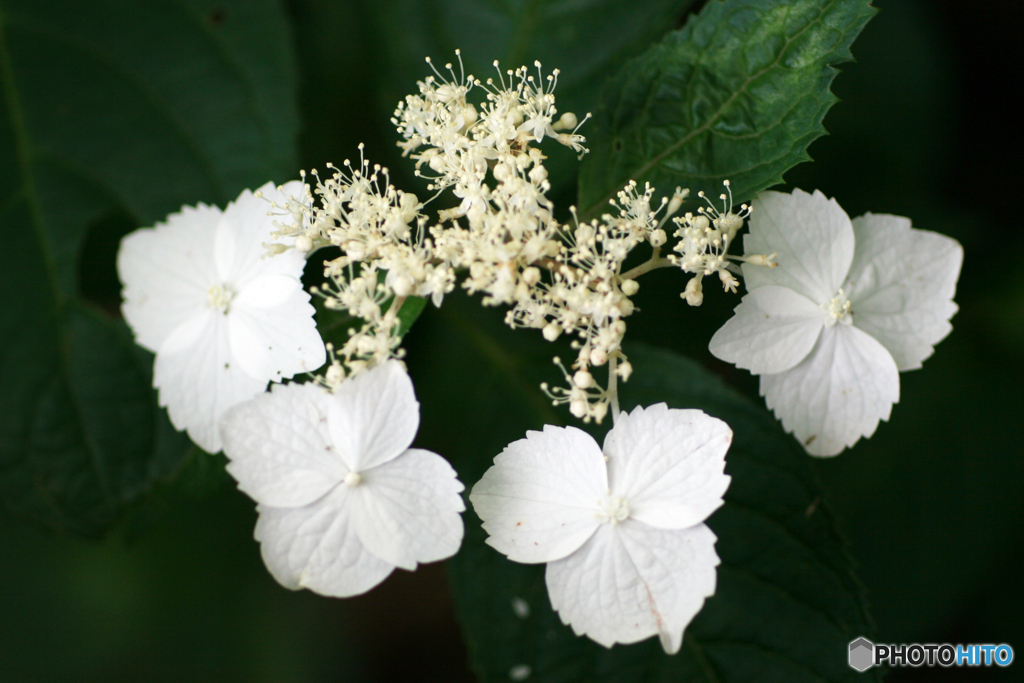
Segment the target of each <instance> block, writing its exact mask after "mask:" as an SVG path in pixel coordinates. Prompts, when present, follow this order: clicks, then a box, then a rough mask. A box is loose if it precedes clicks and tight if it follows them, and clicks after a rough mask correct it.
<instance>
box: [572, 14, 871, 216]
mask: <svg viewBox="0 0 1024 683" xmlns="http://www.w3.org/2000/svg"><path fill="white" fill-rule="evenodd" d="M874 12H875V10H874V8H873V7H871V6H870V5H869V4H868V0H828V1H826V2H822V1H821V0H767V1H766V0H711V2H709V3H708V4H707V5H706V6H705V7H704V9H703V11H701V13H700V15H698V16H696V17H693V18H691V20H690V21H689V22H687V24H686V26H685V27H684V28H682V29H681V30H679V31H676V32H674V33H672V34H670V35H669V36H668V37H667V38H666V39H665V40H664V41H663V42H662V43H660V44H658V45H656V46H654V47H652V48H651V49H650V50H648V51H647V52H646V53H644V54H643V55H642V56H641V57H639V58H637V59H635V60H633V61H631V62H629V63H628V64H627V65H626V66H625V67H624V68H623V69H622V70H621V71H620V72H619V73H618V75H617V76H616V77H615V78H614V79H613V80H612V81H611V82H609V83H608V85H607V86H606V88H605V90H604V91H603V95H602V104H601V108H600V110H599V113H598V116H597V120H596V122H595V126H594V129H593V130H591V131H589V133H588V135H589V140H590V141H591V143H592V144H591V153H590V154H589V155H588V156H587V158H586V159H585V161H584V166H583V168H582V169H581V170H580V206H581V207H583V209H584V210H583V211H582V215H584V216H585V217H587V218H591V217H594V216H596V215H597V214H600V213H601V212H602V211H604V210H605V207H606V205H607V203H608V200H609V199H611V198H613V197H614V196H615V193H616V192H617V191H618V190H620V189H622V187H623V186H624V185H625V184H626V183H627V182H628V181H629V180H631V179H632V180H636V181H637V182H638V183H639V184H640V185H641V187H642V186H643V184H644V183H645V182H650V183H651V184H652V185H654V186H655V187H657V188H658V189H659V190H660V191H661V192H662V193H663V194H665V195H669V194H671V192H672V191H673V190H674V189H675V187H676V186H683V187H689V188H690V189H691V191H692V192H693V193H694V195H696V193H697V192H698V191H700V190H704V191H705V192H707V194H708V195H709V196H710V197H718V195H719V194H720V193H721V192H722V181H723V180H726V179H729V180H730V181H731V183H732V190H733V194H734V195H735V197H736V199H737V201H745V200H747V199H750V198H751V197H753V196H754V194H756V193H757V192H759V191H760V190H763V189H765V188H767V187H770V186H772V185H775V184H776V183H779V182H782V174H783V173H784V172H786V171H787V170H788V169H789V168H791V167H793V166H794V165H796V164H798V163H800V162H801V161H806V160H808V159H810V157H809V156H808V155H807V151H806V150H807V146H808V145H809V144H810V143H811V142H812V141H813V140H815V139H816V138H818V137H819V136H821V135H823V134H824V133H825V128H824V127H823V126H822V123H821V122H822V119H823V118H824V117H825V113H826V112H827V111H828V110H829V108H830V107H831V106H832V104H833V103H834V102H835V101H836V97H835V96H834V95H833V94H832V93H831V92H830V91H829V85H830V84H831V83H832V79H833V78H834V77H835V75H836V73H837V71H836V69H835V68H834V67H833V66H832V65H833V64H836V63H839V62H843V61H846V60H849V59H851V55H850V44H851V43H852V42H853V40H854V39H855V38H856V37H857V35H858V34H859V33H860V31H861V29H862V28H864V25H865V24H866V23H867V21H868V19H870V18H871V16H872V15H873V14H874Z"/></svg>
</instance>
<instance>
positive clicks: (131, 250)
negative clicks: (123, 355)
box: [117, 204, 221, 351]
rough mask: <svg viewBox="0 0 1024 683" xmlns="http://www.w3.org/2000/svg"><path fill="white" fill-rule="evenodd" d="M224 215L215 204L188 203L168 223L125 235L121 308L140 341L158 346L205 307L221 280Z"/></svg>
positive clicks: (120, 259)
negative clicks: (217, 258) (219, 240)
mask: <svg viewBox="0 0 1024 683" xmlns="http://www.w3.org/2000/svg"><path fill="white" fill-rule="evenodd" d="M220 216H221V212H220V209H218V208H217V207H214V206H206V205H205V204H199V205H198V206H196V207H195V208H193V207H191V206H185V207H182V210H181V212H180V213H175V214H171V215H170V216H168V217H167V222H166V223H157V225H156V226H155V227H154V228H143V229H141V230H136V231H135V232H133V233H131V234H129V235H127V236H126V237H125V238H124V239H123V240H121V248H120V250H119V251H118V254H117V273H118V276H119V277H120V278H121V282H122V283H123V284H124V290H123V291H122V298H123V299H124V303H123V304H122V306H121V311H122V312H123V313H124V318H125V320H126V321H127V322H128V324H129V325H130V326H131V328H132V331H133V332H135V339H136V341H137V342H138V343H139V344H140V345H141V346H143V347H145V348H147V349H149V350H150V351H156V350H157V349H158V348H160V345H161V344H163V343H164V340H165V339H167V337H168V335H170V333H171V332H172V331H173V330H174V329H175V328H176V327H178V325H180V324H181V323H183V322H185V321H186V320H188V319H190V318H192V317H194V316H195V315H197V314H198V313H201V312H202V311H204V310H205V309H206V308H207V302H208V300H209V296H208V294H207V291H208V290H209V288H210V287H211V286H212V285H214V284H216V282H217V273H216V268H215V267H214V264H213V238H214V228H215V227H216V225H217V221H219V220H220Z"/></svg>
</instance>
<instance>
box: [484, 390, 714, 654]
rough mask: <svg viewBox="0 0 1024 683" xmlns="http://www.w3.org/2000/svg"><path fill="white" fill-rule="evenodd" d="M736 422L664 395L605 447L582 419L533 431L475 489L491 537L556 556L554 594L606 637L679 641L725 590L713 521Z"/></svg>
mask: <svg viewBox="0 0 1024 683" xmlns="http://www.w3.org/2000/svg"><path fill="white" fill-rule="evenodd" d="M731 441H732V431H731V430H730V429H729V427H728V425H726V424H725V423H724V422H722V421H721V420H718V419H715V418H713V417H709V416H708V415H706V414H705V413H703V412H701V411H699V410H675V409H669V408H668V407H667V406H666V405H665V404H664V403H659V404H657V405H653V406H651V407H649V408H646V409H644V408H636V409H635V410H633V412H632V413H629V414H627V413H622V414H621V415H620V416H619V418H618V421H617V422H616V424H615V426H614V427H613V428H612V429H611V431H609V432H608V434H607V436H606V437H605V440H604V452H603V453H602V450H601V448H600V447H599V446H598V445H597V442H596V441H594V439H593V438H592V437H590V436H589V435H588V434H586V433H585V432H583V431H581V430H579V429H576V428H574V427H552V426H550V425H548V426H546V427H544V431H543V432H527V434H526V438H525V439H521V440H519V441H516V442H514V443H512V444H509V446H507V447H506V448H505V450H504V451H503V452H502V453H501V455H499V456H498V457H496V458H495V459H494V463H495V464H494V466H493V467H491V468H490V469H489V470H487V472H486V473H485V474H484V476H483V478H482V479H481V480H480V482H479V483H478V484H477V485H476V486H475V487H473V492H472V493H471V494H470V496H469V499H470V500H471V501H472V503H473V507H474V508H475V509H476V512H477V514H478V515H479V516H480V518H481V519H482V520H483V526H484V529H485V530H486V531H487V533H488V534H490V538H488V539H487V543H488V544H490V545H491V546H493V547H494V548H496V549H497V550H499V551H500V552H502V553H504V554H505V555H508V557H509V559H511V560H514V561H516V562H524V563H540V562H547V563H548V566H547V569H546V572H545V577H546V581H547V586H548V595H549V597H550V598H551V605H552V607H554V609H555V610H557V611H558V613H559V615H560V616H561V618H562V621H563V622H564V623H566V624H569V625H571V626H572V628H573V631H575V632H576V634H577V635H582V634H586V635H587V636H589V637H590V638H592V639H593V640H595V641H597V642H598V643H600V644H601V645H604V646H605V647H611V646H612V645H613V644H615V643H635V642H637V641H639V640H643V639H645V638H647V637H649V636H652V635H655V634H657V635H658V636H659V637H660V639H661V644H662V647H664V648H665V651H666V652H668V653H675V652H677V651H678V650H679V647H680V645H681V644H682V638H683V630H684V629H685V628H686V625H687V624H689V623H690V621H691V620H692V619H693V617H694V616H695V615H696V614H697V612H699V611H700V609H701V607H702V606H703V604H704V599H705V598H706V597H708V596H710V595H712V594H714V592H715V578H716V573H715V567H716V566H717V565H718V562H719V561H718V555H717V554H716V553H715V547H714V544H715V540H716V538H715V535H714V533H712V531H711V530H710V529H709V528H708V527H707V526H706V525H705V524H704V523H703V522H704V520H705V519H707V517H708V515H710V514H711V513H712V512H713V511H714V510H715V509H716V508H718V506H720V505H721V504H722V495H723V494H724V493H725V490H726V488H728V486H729V477H728V476H727V475H726V474H724V468H725V452H726V451H727V450H728V448H729V444H730V443H731Z"/></svg>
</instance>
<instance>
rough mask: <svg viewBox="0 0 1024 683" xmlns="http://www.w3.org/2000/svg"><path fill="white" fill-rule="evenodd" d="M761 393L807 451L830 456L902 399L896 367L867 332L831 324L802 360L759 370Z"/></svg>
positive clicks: (869, 431)
mask: <svg viewBox="0 0 1024 683" xmlns="http://www.w3.org/2000/svg"><path fill="white" fill-rule="evenodd" d="M761 394H762V395H763V396H764V397H765V399H766V401H767V403H768V407H769V408H771V409H772V410H774V411H775V415H776V417H778V418H779V419H780V420H782V426H783V427H785V429H786V431H789V432H793V434H794V435H795V436H796V438H797V439H798V440H799V441H800V443H802V444H803V445H804V448H805V449H807V452H808V453H810V454H811V455H819V456H831V455H837V454H838V453H839V452H840V451H842V450H843V449H844V448H847V447H849V446H852V445H853V444H854V443H856V442H857V440H858V439H860V438H861V437H862V436H871V435H872V434H874V433H875V428H877V427H878V421H879V420H888V419H889V414H890V411H891V410H892V405H893V404H894V403H896V402H898V401H899V400H900V380H899V371H898V370H897V369H896V363H895V361H893V359H892V356H891V355H890V354H889V352H888V351H886V350H885V347H883V346H882V345H881V344H879V343H878V342H877V341H875V339H873V338H872V337H871V336H870V335H869V334H867V333H866V332H862V331H861V330H859V329H857V328H856V327H854V326H853V325H835V326H834V327H828V328H825V329H824V330H823V331H822V333H821V336H820V337H819V338H818V343H817V345H816V346H815V347H814V349H813V350H812V351H811V353H810V355H808V357H807V358H806V359H805V360H804V361H803V362H802V363H801V364H800V365H798V366H796V367H795V368H792V369H790V370H787V371H786V372H782V373H779V374H775V375H761Z"/></svg>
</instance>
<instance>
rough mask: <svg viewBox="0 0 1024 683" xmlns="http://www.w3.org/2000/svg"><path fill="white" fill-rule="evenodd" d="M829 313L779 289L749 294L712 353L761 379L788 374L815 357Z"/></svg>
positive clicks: (768, 287) (772, 287)
mask: <svg viewBox="0 0 1024 683" xmlns="http://www.w3.org/2000/svg"><path fill="white" fill-rule="evenodd" d="M824 325H825V312H824V311H823V310H822V309H821V307H820V306H818V305H816V304H815V303H814V302H812V301H811V300H810V299H808V298H807V297H805V296H803V295H802V294H797V293H796V292H794V291H793V290H792V289H788V288H786V287H779V286H777V285H766V286H764V287H759V288H757V289H755V290H753V291H751V292H748V293H747V294H746V295H744V297H743V301H741V302H740V305H739V306H737V307H736V313H735V315H733V317H732V318H730V319H729V320H728V321H727V322H726V323H725V325H723V326H722V328H721V329H719V330H718V332H715V336H713V337H712V338H711V344H710V349H711V353H713V354H715V356H717V357H718V358H721V359H722V360H724V361H728V362H730V363H733V364H735V365H736V367H739V368H743V369H745V370H750V371H751V372H752V373H754V374H755V375H760V374H770V373H775V372H782V371H783V370H788V369H789V368H791V367H793V366H794V365H796V364H797V363H799V362H800V361H802V360H803V359H804V358H806V357H807V354H808V353H810V351H811V349H812V348H814V342H816V341H817V340H818V334H819V333H820V332H821V328H822V327H824Z"/></svg>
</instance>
